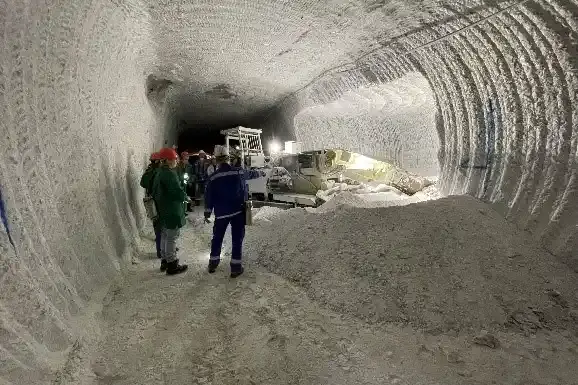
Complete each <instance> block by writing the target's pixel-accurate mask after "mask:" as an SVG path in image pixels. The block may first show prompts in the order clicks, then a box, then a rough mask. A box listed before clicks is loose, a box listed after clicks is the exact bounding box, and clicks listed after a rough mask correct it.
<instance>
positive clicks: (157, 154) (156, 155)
mask: <svg viewBox="0 0 578 385" xmlns="http://www.w3.org/2000/svg"><path fill="white" fill-rule="evenodd" d="M151 160H161V156H160V154H159V153H158V152H153V153H152V154H151Z"/></svg>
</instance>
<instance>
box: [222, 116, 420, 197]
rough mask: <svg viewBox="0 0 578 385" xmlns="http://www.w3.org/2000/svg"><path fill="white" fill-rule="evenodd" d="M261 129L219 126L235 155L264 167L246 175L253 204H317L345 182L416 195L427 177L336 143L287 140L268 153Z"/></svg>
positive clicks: (250, 165)
mask: <svg viewBox="0 0 578 385" xmlns="http://www.w3.org/2000/svg"><path fill="white" fill-rule="evenodd" d="M261 133H262V130H259V129H252V128H246V127H241V126H239V127H235V128H231V129H228V130H223V131H221V134H223V135H224V136H225V145H226V147H227V149H228V150H229V153H230V154H231V156H232V158H233V161H235V160H236V161H237V162H238V163H240V164H239V165H240V166H242V167H245V168H249V169H259V170H262V171H264V172H265V176H264V177H261V178H259V179H253V180H250V181H247V185H248V187H249V194H250V196H251V198H252V200H253V202H254V205H255V207H257V206H263V205H271V206H279V207H298V206H309V207H316V206H318V205H320V204H322V203H324V202H325V200H326V199H327V198H326V196H327V195H326V194H324V192H327V191H329V190H332V189H335V186H343V185H344V184H347V185H360V184H362V183H368V182H375V183H383V184H386V185H389V186H393V187H395V188H397V189H398V190H400V191H402V192H404V193H406V194H408V195H413V194H414V193H416V192H418V191H420V190H422V189H423V188H424V187H426V186H427V183H428V181H427V180H425V179H424V178H421V177H419V176H418V175H415V174H412V173H409V172H407V171H405V170H403V169H401V168H399V167H396V166H394V165H392V164H390V163H387V162H382V161H378V160H375V159H372V158H369V157H366V156H364V155H361V154H357V153H354V152H351V151H347V150H343V149H338V148H330V149H320V150H312V151H300V144H299V143H297V142H286V143H285V148H284V149H283V150H281V149H280V151H279V152H278V153H272V154H269V155H268V156H266V155H265V153H264V151H263V144H262V140H261Z"/></svg>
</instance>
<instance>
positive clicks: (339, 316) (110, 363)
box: [92, 217, 578, 385]
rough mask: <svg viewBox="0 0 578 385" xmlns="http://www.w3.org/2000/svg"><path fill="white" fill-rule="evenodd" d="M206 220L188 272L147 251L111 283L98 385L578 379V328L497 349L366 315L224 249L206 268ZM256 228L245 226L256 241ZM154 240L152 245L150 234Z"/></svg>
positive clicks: (518, 384)
mask: <svg viewBox="0 0 578 385" xmlns="http://www.w3.org/2000/svg"><path fill="white" fill-rule="evenodd" d="M199 223H200V222H199V220H198V219H195V218H194V217H193V220H190V221H189V224H188V225H187V227H186V228H185V229H184V231H183V234H184V235H183V238H182V243H181V245H180V247H181V250H183V253H182V255H181V259H182V260H184V261H186V262H187V263H188V264H189V270H188V271H187V272H186V273H185V274H182V275H179V276H174V277H168V276H166V275H164V274H163V273H160V272H159V271H158V260H157V259H156V258H155V257H154V256H153V254H145V255H143V256H141V263H139V264H135V265H133V267H132V269H131V270H130V271H128V272H127V273H126V277H125V280H124V281H123V284H122V286H117V287H114V288H112V289H111V291H110V293H109V295H108V297H107V300H106V303H105V306H104V309H103V312H102V327H101V328H102V330H104V331H105V334H104V337H103V339H102V340H101V342H100V345H99V348H98V350H97V352H96V353H95V355H94V356H93V359H92V372H93V373H94V376H95V379H96V382H95V383H96V384H99V385H112V384H114V385H134V384H142V385H146V384H175V385H177V384H183V385H184V384H214V385H217V384H218V385H227V384H344V385H345V384H408V385H409V384H411V385H418V384H444V385H447V384H456V385H457V384H465V383H468V384H513V385H514V384H515V385H522V384H524V385H528V384H532V385H534V384H571V383H572V381H575V373H576V372H575V368H576V362H577V361H576V359H577V357H578V355H577V351H576V347H577V345H576V341H575V338H574V337H575V335H574V336H572V335H571V333H575V332H576V331H575V330H574V331H572V330H567V331H564V332H559V331H556V332H553V331H547V330H541V331H538V332H536V333H531V335H529V334H523V333H516V332H512V331H498V332H495V333H494V335H495V337H496V339H497V340H499V346H497V347H496V346H493V347H492V346H491V345H492V343H491V341H490V342H489V343H486V344H485V345H484V343H483V342H482V343H481V344H480V343H474V342H473V339H472V335H471V333H470V332H471V331H470V332H468V333H465V332H445V333H431V332H424V331H423V330H420V329H418V328H415V327H412V326H411V325H409V324H407V323H369V322H366V321H364V320H362V319H360V318H359V317H355V316H354V315H350V314H343V313H339V312H335V311H332V310H330V309H329V308H327V307H326V306H320V304H319V302H318V301H316V300H314V299H313V298H311V295H310V293H308V291H307V290H306V289H304V288H303V286H302V285H298V284H296V283H295V282H292V281H291V280H288V279H286V278H284V277H282V276H280V275H276V274H273V273H271V269H268V270H265V268H263V267H260V266H258V265H257V264H254V263H252V262H249V263H248V266H247V271H246V274H245V275H244V276H242V277H241V278H240V279H237V280H231V279H230V278H229V277H228V261H227V256H225V260H224V262H225V263H224V264H223V265H222V266H221V267H220V270H219V271H218V272H217V273H216V274H214V275H209V274H207V273H206V270H205V268H206V259H207V255H208V248H207V245H208V242H209V239H210V235H209V233H210V229H211V226H210V225H209V226H207V225H205V226H203V225H200V224H199ZM258 228H259V227H258V226H251V227H248V234H247V236H248V238H249V241H250V240H251V239H252V238H254V237H255V232H257V231H259V229H258ZM149 247H150V250H154V246H153V243H152V242H150V243H149ZM279 247H280V248H282V247H283V245H279ZM188 250H189V251H190V250H197V252H194V253H192V254H191V253H190V252H187V251H188ZM474 332H476V333H484V330H478V331H474ZM572 372H574V374H572Z"/></svg>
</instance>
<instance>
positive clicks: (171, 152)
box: [159, 147, 179, 160]
mask: <svg viewBox="0 0 578 385" xmlns="http://www.w3.org/2000/svg"><path fill="white" fill-rule="evenodd" d="M159 157H160V158H161V159H163V160H177V159H179V156H178V155H177V152H176V151H175V149H174V148H170V147H165V148H161V150H160V151H159Z"/></svg>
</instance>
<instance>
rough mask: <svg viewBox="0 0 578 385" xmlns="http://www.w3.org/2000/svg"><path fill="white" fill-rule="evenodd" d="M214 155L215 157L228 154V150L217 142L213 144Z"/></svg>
mask: <svg viewBox="0 0 578 385" xmlns="http://www.w3.org/2000/svg"><path fill="white" fill-rule="evenodd" d="M214 155H215V158H219V157H221V158H222V157H225V156H229V150H227V147H225V146H221V145H219V144H217V145H216V146H215V151H214Z"/></svg>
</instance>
